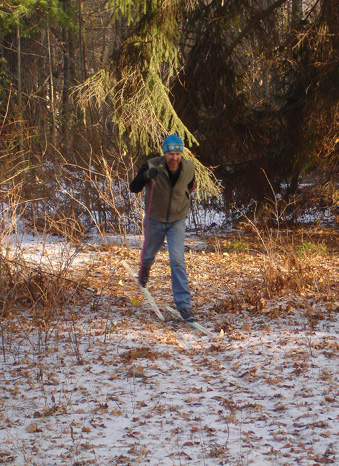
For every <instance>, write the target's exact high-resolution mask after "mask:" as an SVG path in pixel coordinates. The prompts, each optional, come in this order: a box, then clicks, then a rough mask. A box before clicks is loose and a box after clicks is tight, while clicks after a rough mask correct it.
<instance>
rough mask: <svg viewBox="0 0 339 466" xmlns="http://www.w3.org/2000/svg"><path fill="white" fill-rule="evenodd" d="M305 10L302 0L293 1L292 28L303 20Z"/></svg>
mask: <svg viewBox="0 0 339 466" xmlns="http://www.w3.org/2000/svg"><path fill="white" fill-rule="evenodd" d="M302 14H303V8H302V0H293V2H292V28H294V27H295V26H296V25H297V24H298V23H300V21H301V20H302Z"/></svg>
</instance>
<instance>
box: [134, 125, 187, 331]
mask: <svg viewBox="0 0 339 466" xmlns="http://www.w3.org/2000/svg"><path fill="white" fill-rule="evenodd" d="M183 150H184V146H183V142H182V140H181V139H180V138H179V137H178V136H177V135H176V134H171V135H170V136H168V137H167V138H165V140H164V142H163V153H164V155H163V157H154V158H152V159H150V160H148V161H147V162H145V163H144V164H143V165H142V167H141V168H140V170H139V172H138V174H137V175H136V177H135V178H134V180H133V181H132V182H131V184H130V190H131V192H132V193H139V192H141V191H142V189H143V188H144V187H145V190H146V196H145V211H146V213H148V212H149V221H148V224H147V215H146V218H145V243H144V248H143V254H142V258H141V268H140V274H139V283H140V284H141V286H143V287H145V286H146V283H147V280H148V277H149V272H150V268H151V266H152V264H153V262H154V260H155V256H156V254H157V253H158V251H159V250H160V248H161V246H162V245H163V243H164V240H165V237H167V244H168V250H169V256H170V266H171V277H172V290H173V298H174V302H175V304H176V307H177V309H178V311H179V312H180V314H181V316H182V318H183V319H184V320H187V321H188V322H194V320H195V319H194V316H193V314H192V311H191V294H190V291H189V286H188V279H187V272H186V265H185V257H184V242H185V230H186V228H185V221H186V216H187V214H188V211H189V207H190V193H191V191H192V190H193V189H194V188H195V178H194V170H195V168H194V163H193V162H191V161H189V160H186V159H183V158H182V153H183Z"/></svg>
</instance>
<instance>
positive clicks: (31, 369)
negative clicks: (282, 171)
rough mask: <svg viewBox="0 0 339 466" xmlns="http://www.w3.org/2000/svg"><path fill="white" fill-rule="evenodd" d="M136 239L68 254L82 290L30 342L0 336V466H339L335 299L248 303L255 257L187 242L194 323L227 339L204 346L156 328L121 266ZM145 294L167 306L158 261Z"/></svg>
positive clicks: (57, 254)
mask: <svg viewBox="0 0 339 466" xmlns="http://www.w3.org/2000/svg"><path fill="white" fill-rule="evenodd" d="M125 239H126V238H125ZM132 239H133V242H131V241H129V240H132ZM138 241H139V239H138V237H133V238H130V237H129V238H128V241H127V244H123V245H122V244H121V242H118V241H116V242H113V244H110V245H109V246H107V247H104V246H103V245H100V244H91V245H87V247H86V248H84V249H83V250H82V251H81V252H79V253H78V254H76V255H74V257H73V258H72V269H73V270H74V271H75V273H76V275H77V277H81V280H80V282H81V285H82V288H81V289H79V293H77V294H76V295H74V297H73V299H72V301H69V302H67V303H66V304H65V305H64V307H63V308H62V310H61V309H60V308H58V307H57V308H56V309H55V318H54V319H53V318H50V320H49V321H48V322H46V325H45V327H44V326H40V331H39V330H37V328H36V327H35V326H34V325H33V324H32V322H31V320H30V316H29V315H27V316H24V315H20V314H19V315H17V316H15V315H14V316H13V315H12V316H10V318H8V319H3V321H2V322H1V354H0V358H1V359H0V364H1V375H0V377H1V386H0V464H6V465H7V464H8V465H13V466H24V465H25V466H26V465H39V466H40V465H41V466H42V465H43V466H52V465H67V466H70V465H72V466H80V465H84V466H85V465H90V464H93V465H98V466H105V465H110V466H113V465H120V464H126V465H135V464H138V465H139V464H140V465H152V466H158V465H159V466H160V465H166V466H179V465H180V466H182V465H194V466H200V465H201V466H203V465H231V466H235V465H239V466H240V465H241V466H245V465H253V466H264V465H271V466H278V465H281V466H282V465H284V466H287V465H288V466H295V465H305V466H310V465H314V466H315V465H321V464H334V465H339V374H338V350H339V338H338V335H339V319H338V315H339V314H338V311H339V301H338V294H336V291H335V289H333V287H332V288H331V289H330V291H331V293H332V294H330V293H329V292H328V293H327V292H326V288H325V285H323V286H324V288H322V289H321V290H320V291H318V292H317V290H316V289H313V290H312V291H309V292H308V291H305V292H300V293H286V294H285V293H284V292H282V293H281V294H279V295H276V296H275V297H274V298H272V299H266V300H265V299H264V298H262V297H261V298H260V300H259V299H256V296H257V295H258V294H259V292H260V286H261V284H262V278H261V277H262V266H263V264H262V262H261V261H260V258H258V257H254V256H251V255H249V254H247V253H245V252H244V253H240V254H238V255H235V256H233V255H232V254H230V253H228V252H225V251H224V252H223V250H222V248H221V243H215V244H214V248H212V249H211V248H210V243H209V244H208V243H207V242H206V241H204V240H202V239H201V238H200V241H198V242H197V240H196V239H195V238H193V237H190V239H189V240H188V243H187V265H188V273H189V278H190V283H191V291H192V299H193V304H194V307H195V313H196V316H197V319H198V320H199V321H200V322H201V323H202V324H203V325H205V326H207V327H208V328H210V329H211V330H213V331H215V332H219V331H220V329H223V330H224V332H225V336H224V337H223V338H221V339H216V340H212V339H210V338H209V337H207V336H205V335H202V334H198V333H197V332H196V331H195V330H193V329H191V328H189V327H187V326H185V325H184V324H180V323H178V322H173V321H169V322H165V323H162V322H160V321H158V320H157V318H156V317H155V315H153V314H152V311H151V310H150V309H149V306H148V305H147V302H145V301H143V297H142V295H140V293H139V291H138V290H137V289H136V287H135V285H134V283H133V282H132V281H131V280H130V279H129V277H128V276H127V274H126V272H125V270H124V269H123V268H122V267H121V266H120V264H119V262H120V261H121V260H122V259H126V260H128V261H129V263H130V264H131V265H132V266H133V267H137V264H138V261H139V250H138V247H139V245H138ZM133 245H136V246H137V247H136V248H135V247H134V246H133ZM21 253H22V254H23V255H25V257H27V258H29V259H30V260H32V261H34V262H35V263H40V264H41V263H46V264H48V265H49V266H50V267H52V264H60V261H61V262H62V261H64V262H67V257H68V258H69V257H70V256H71V255H72V250H71V249H69V248H68V247H66V246H65V245H64V244H63V242H61V241H57V242H55V243H53V242H50V243H44V245H43V247H42V246H40V243H39V242H38V241H37V239H36V238H35V239H31V238H25V240H24V241H23V243H22V244H21ZM319 266H321V267H323V269H324V270H331V267H334V269H335V270H336V273H338V258H337V257H332V258H331V262H330V263H327V262H326V259H321V260H320V259H319ZM57 267H58V266H57V265H56V268H57ZM59 267H60V265H59ZM334 269H333V270H334ZM150 290H151V291H152V293H153V295H154V297H155V299H156V300H157V302H158V303H159V304H160V306H164V305H165V304H172V302H171V299H172V297H171V289H170V279H169V266H168V258H167V253H166V251H162V252H161V253H159V256H158V260H157V263H156V265H155V267H154V270H153V274H152V278H151V281H150ZM326 293H327V298H326ZM251 299H252V300H253V303H252V301H251ZM258 303H261V304H260V306H259V305H258ZM52 304H53V303H51V307H53V306H52Z"/></svg>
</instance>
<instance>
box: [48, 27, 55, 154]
mask: <svg viewBox="0 0 339 466" xmlns="http://www.w3.org/2000/svg"><path fill="white" fill-rule="evenodd" d="M47 44H48V60H49V89H50V100H51V101H50V106H51V113H52V141H53V146H54V147H56V120H55V104H54V80H53V56H52V49H51V37H50V29H49V28H47Z"/></svg>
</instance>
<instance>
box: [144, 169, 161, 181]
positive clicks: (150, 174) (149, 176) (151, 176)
mask: <svg viewBox="0 0 339 466" xmlns="http://www.w3.org/2000/svg"><path fill="white" fill-rule="evenodd" d="M159 173H160V170H158V169H157V168H156V167H151V168H149V169H148V170H147V171H146V172H145V173H144V178H145V181H150V180H155V179H156V178H157V176H158V175H159Z"/></svg>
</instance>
